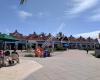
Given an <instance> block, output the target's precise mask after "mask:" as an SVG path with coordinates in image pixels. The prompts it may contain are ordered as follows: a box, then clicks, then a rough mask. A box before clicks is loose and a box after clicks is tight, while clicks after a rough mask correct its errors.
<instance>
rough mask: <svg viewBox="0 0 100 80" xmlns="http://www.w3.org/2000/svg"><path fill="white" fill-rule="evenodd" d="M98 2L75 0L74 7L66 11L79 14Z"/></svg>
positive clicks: (95, 0)
mask: <svg viewBox="0 0 100 80" xmlns="http://www.w3.org/2000/svg"><path fill="white" fill-rule="evenodd" d="M97 3H98V0H73V3H72V8H71V9H70V10H69V11H67V12H66V13H69V14H78V13H81V12H84V11H86V10H88V9H90V8H92V7H94V6H95V5H96V4H97Z"/></svg>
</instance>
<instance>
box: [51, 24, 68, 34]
mask: <svg viewBox="0 0 100 80" xmlns="http://www.w3.org/2000/svg"><path fill="white" fill-rule="evenodd" d="M65 26H66V24H65V23H64V22H62V23H61V24H60V25H59V26H58V27H57V29H56V30H55V31H54V32H53V33H52V34H53V35H54V36H56V34H57V33H59V32H61V31H62V30H63V28H64V27H65Z"/></svg>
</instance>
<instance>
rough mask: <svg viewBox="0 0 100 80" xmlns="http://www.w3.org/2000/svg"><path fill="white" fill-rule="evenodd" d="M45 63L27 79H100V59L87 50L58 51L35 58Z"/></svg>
mask: <svg viewBox="0 0 100 80" xmlns="http://www.w3.org/2000/svg"><path fill="white" fill-rule="evenodd" d="M33 60H34V61H36V62H38V63H40V64H41V65H43V67H42V68H41V69H39V70H38V71H36V72H33V73H32V74H31V75H30V76H29V77H27V78H26V79H25V80H100V59H97V58H95V57H93V56H92V55H90V54H86V52H85V51H79V50H69V51H64V52H56V53H54V55H53V57H50V58H33Z"/></svg>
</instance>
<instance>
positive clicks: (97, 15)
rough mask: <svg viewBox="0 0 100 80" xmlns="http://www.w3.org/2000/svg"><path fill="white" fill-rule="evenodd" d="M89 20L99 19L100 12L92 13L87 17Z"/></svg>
mask: <svg viewBox="0 0 100 80" xmlns="http://www.w3.org/2000/svg"><path fill="white" fill-rule="evenodd" d="M89 20H91V21H100V13H97V14H94V15H93V16H90V17H89Z"/></svg>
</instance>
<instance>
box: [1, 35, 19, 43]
mask: <svg viewBox="0 0 100 80" xmlns="http://www.w3.org/2000/svg"><path fill="white" fill-rule="evenodd" d="M0 40H3V41H16V40H17V39H16V38H15V37H13V36H10V35H7V34H0Z"/></svg>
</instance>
